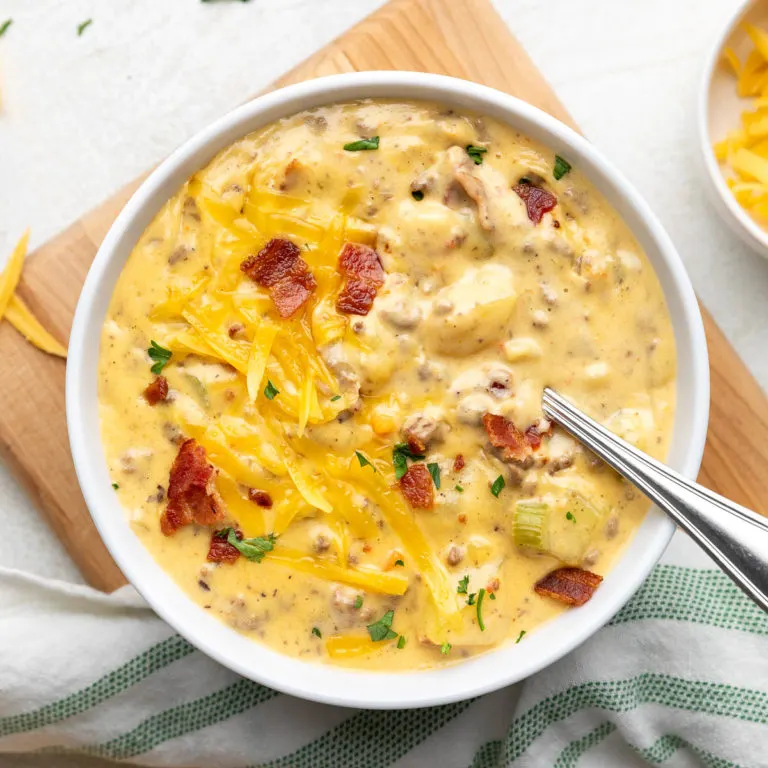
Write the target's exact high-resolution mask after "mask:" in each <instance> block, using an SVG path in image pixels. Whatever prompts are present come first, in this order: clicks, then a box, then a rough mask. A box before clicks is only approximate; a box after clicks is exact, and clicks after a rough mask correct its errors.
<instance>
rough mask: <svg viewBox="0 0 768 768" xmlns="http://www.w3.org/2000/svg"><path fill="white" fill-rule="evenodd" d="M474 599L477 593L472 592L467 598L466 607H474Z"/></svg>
mask: <svg viewBox="0 0 768 768" xmlns="http://www.w3.org/2000/svg"><path fill="white" fill-rule="evenodd" d="M476 597H477V593H476V592H473V593H472V594H471V595H468V596H467V605H474V604H475V598H476Z"/></svg>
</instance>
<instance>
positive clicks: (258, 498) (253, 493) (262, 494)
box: [248, 488, 272, 509]
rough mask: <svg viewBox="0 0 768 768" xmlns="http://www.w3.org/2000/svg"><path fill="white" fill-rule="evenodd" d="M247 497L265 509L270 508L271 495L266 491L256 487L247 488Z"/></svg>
mask: <svg viewBox="0 0 768 768" xmlns="http://www.w3.org/2000/svg"><path fill="white" fill-rule="evenodd" d="M248 498H249V499H250V500H251V501H252V502H253V503H254V504H258V505H259V506H260V507H264V508H265V509H271V508H272V497H271V496H270V495H269V494H268V493H267V492H266V491H259V490H257V489H256V488H249V489H248Z"/></svg>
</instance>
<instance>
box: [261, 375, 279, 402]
mask: <svg viewBox="0 0 768 768" xmlns="http://www.w3.org/2000/svg"><path fill="white" fill-rule="evenodd" d="M279 394H280V390H279V389H278V388H277V387H276V386H275V385H274V384H273V383H272V382H271V381H270V380H269V379H267V386H266V387H264V397H266V398H267V400H274V399H275V398H276V397H277V396H278V395H279Z"/></svg>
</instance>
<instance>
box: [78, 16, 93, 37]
mask: <svg viewBox="0 0 768 768" xmlns="http://www.w3.org/2000/svg"><path fill="white" fill-rule="evenodd" d="M91 24H93V19H86V20H85V21H84V22H82V24H78V25H77V36H78V37H80V35H82V34H83V32H85V30H86V29H87V28H88V27H90V26H91Z"/></svg>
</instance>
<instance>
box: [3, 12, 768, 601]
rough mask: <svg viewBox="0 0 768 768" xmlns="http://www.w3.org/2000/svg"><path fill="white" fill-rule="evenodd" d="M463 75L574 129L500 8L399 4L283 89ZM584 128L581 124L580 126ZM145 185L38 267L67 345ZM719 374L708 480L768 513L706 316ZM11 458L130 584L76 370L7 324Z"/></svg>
mask: <svg viewBox="0 0 768 768" xmlns="http://www.w3.org/2000/svg"><path fill="white" fill-rule="evenodd" d="M375 69H384V70H391V69H401V70H419V71H423V72H436V73H442V74H449V75H454V76H456V77H461V78H465V79H468V80H475V81H477V82H480V83H484V84H486V85H490V86H493V87H495V88H498V89H500V90H503V91H507V92H508V93H511V94H513V95H515V96H518V97H519V98H522V99H525V100H526V101H528V102H530V103H531V104H534V105H535V106H537V107H540V108H541V109H544V110H546V111H547V112H549V113H550V114H552V115H554V116H555V117H557V118H559V119H560V120H562V121H563V122H565V123H568V124H569V125H571V126H573V125H574V123H573V121H572V120H571V118H570V116H569V115H568V113H567V112H566V110H565V108H564V107H563V106H562V104H561V103H560V102H559V101H558V99H557V97H556V96H555V94H554V92H553V91H552V89H551V88H550V87H549V86H548V85H547V83H546V82H545V80H544V79H543V77H542V76H541V74H540V72H539V71H538V70H537V69H536V67H535V66H534V64H533V63H532V62H531V60H530V59H529V58H528V56H527V54H526V53H525V51H524V50H523V48H522V47H521V46H520V44H519V43H518V42H517V41H516V40H515V39H514V37H513V36H512V35H511V33H510V32H509V30H508V29H507V28H506V27H505V25H504V23H503V22H502V20H501V19H500V18H499V16H498V14H497V13H496V12H495V10H494V9H493V7H492V6H491V4H490V2H489V0H393V2H390V3H389V4H387V5H386V6H384V7H383V8H382V9H380V10H379V11H378V12H376V13H375V14H373V15H372V16H370V17H368V18H367V19H365V20H364V21H362V22H361V23H360V24H358V25H357V26H356V27H354V28H353V29H351V30H349V31H348V32H347V33H345V34H344V35H342V36H341V37H340V38H339V39H337V40H335V41H334V42H333V43H331V44H330V45H328V46H327V47H326V48H324V49H323V50H322V51H320V52H318V53H316V54H315V55H313V56H312V57H311V58H309V59H307V60H306V61H305V62H303V63H302V64H300V65H299V66H298V67H296V68H295V69H294V70H292V71H291V72H289V73H288V74H287V75H285V76H284V77H282V78H281V79H280V80H279V81H278V82H277V83H276V84H275V87H277V86H282V85H287V84H289V83H294V82H299V81H301V80H307V79H310V78H313V77H319V76H322V75H328V74H334V73H338V72H352V71H356V70H375ZM574 127H575V126H574ZM138 184H139V181H137V182H135V183H133V184H131V185H130V186H129V187H128V188H126V189H124V190H122V191H121V192H119V193H118V194H117V195H115V196H114V197H113V198H111V199H110V200H108V201H107V202H106V203H104V204H103V205H101V206H100V207H99V208H97V209H96V210H94V211H91V212H90V213H89V214H87V215H86V216H84V217H83V218H82V219H80V220H79V221H77V222H75V223H74V224H73V225H72V226H71V227H70V228H69V229H67V230H66V231H65V232H63V233H62V234H61V235H59V236H58V237H56V238H54V239H53V240H51V241H50V242H48V243H47V244H46V245H44V246H43V247H42V248H40V249H38V251H37V252H36V253H35V254H34V255H33V256H32V257H31V258H30V259H29V261H28V263H27V265H26V268H25V271H24V277H23V281H22V284H21V287H20V289H19V292H20V294H21V295H22V297H23V298H24V300H25V301H27V302H28V303H29V305H30V306H31V308H32V309H33V311H34V312H35V313H36V314H37V315H38V317H39V318H40V319H41V320H42V321H43V323H44V324H45V325H46V326H47V327H48V328H50V329H51V330H52V331H53V332H54V333H55V335H57V336H58V337H59V338H60V339H62V340H65V339H66V338H67V337H68V335H69V329H70V325H71V322H72V316H73V313H74V310H75V304H76V303H77V298H78V295H79V293H80V289H81V286H82V284H83V281H84V279H85V275H86V272H87V271H88V267H89V266H90V264H91V261H92V260H93V257H94V255H95V253H96V249H97V248H98V246H99V244H100V243H101V241H102V239H103V237H104V235H105V234H106V232H107V230H108V229H109V227H110V225H111V224H112V221H113V220H114V218H115V216H116V215H117V213H118V212H119V211H120V209H121V208H122V206H123V205H124V204H125V202H126V201H127V200H128V198H129V197H130V195H131V194H132V192H133V191H134V190H135V189H136V187H137V186H138ZM702 311H703V315H704V323H705V326H706V330H707V339H708V341H709V353H710V361H711V368H712V408H711V416H710V431H709V435H708V441H707V448H706V453H705V456H704V464H703V466H702V470H701V475H700V480H701V482H703V483H704V484H705V485H707V486H709V487H710V488H712V489H714V490H716V491H718V492H719V493H722V494H724V495H726V496H729V497H730V498H732V499H734V500H735V501H738V502H740V503H742V504H745V505H747V506H750V507H752V508H753V509H756V510H758V511H759V512H761V513H762V514H768V399H766V397H765V395H764V394H763V392H762V390H761V389H760V386H759V385H758V384H757V382H756V381H755V379H754V378H753V377H752V376H751V375H750V373H749V372H748V370H747V369H746V367H745V365H744V363H743V362H742V361H741V360H740V359H739V357H738V356H737V355H736V353H735V352H734V350H733V349H732V347H731V346H730V344H729V343H728V342H727V340H726V339H725V337H724V336H723V334H722V332H721V331H720V329H719V328H718V327H717V325H716V324H715V323H714V321H713V320H712V318H711V317H710V315H709V313H708V312H707V311H706V310H702ZM0 381H3V382H4V384H3V388H2V407H1V408H0V452H1V453H2V458H3V459H4V460H5V461H6V462H7V463H8V464H9V465H10V467H11V468H12V470H13V471H14V472H15V474H16V476H17V477H18V479H19V480H20V481H21V482H22V484H23V485H24V486H25V487H26V488H27V490H28V491H29V493H30V494H31V496H32V497H33V499H34V500H35V501H36V503H37V505H38V506H39V508H40V510H41V512H42V513H43V514H44V516H45V517H46V519H47V520H48V521H49V523H50V524H51V526H52V527H53V529H54V531H55V532H56V534H57V536H58V537H59V538H60V539H61V541H62V542H63V543H64V545H65V547H66V549H67V551H68V552H69V554H70V555H71V556H72V558H73V559H74V561H75V562H76V563H77V565H78V567H79V568H80V570H81V571H82V573H83V575H84V577H85V578H86V580H87V581H88V582H89V583H90V584H92V585H93V586H95V587H98V588H99V589H102V590H104V591H111V590H113V589H116V588H117V587H119V586H121V585H122V584H124V583H125V578H124V577H123V575H122V573H121V572H120V571H119V569H118V568H117V566H116V565H115V563H114V562H113V561H112V559H111V557H110V556H109V553H108V552H107V550H106V549H105V547H104V545H103V544H102V543H101V540H100V538H99V536H98V533H97V531H96V529H95V527H94V526H93V523H92V522H91V518H90V515H89V514H88V511H87V509H86V506H85V503H84V501H83V498H82V495H81V493H80V490H79V488H78V485H77V479H76V477H75V473H74V468H73V466H72V459H71V457H70V453H69V445H68V441H67V429H66V422H65V414H64V363H63V362H61V361H59V360H56V359H53V358H50V357H48V356H47V355H44V354H43V353H41V352H38V351H37V350H35V349H34V348H33V347H32V346H30V345H29V344H27V343H26V342H25V341H24V340H23V339H22V338H21V336H19V335H18V334H17V333H16V332H15V331H14V330H13V329H12V328H11V326H10V325H9V324H8V323H1V324H0ZM684 396H685V395H684V393H683V397H684Z"/></svg>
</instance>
